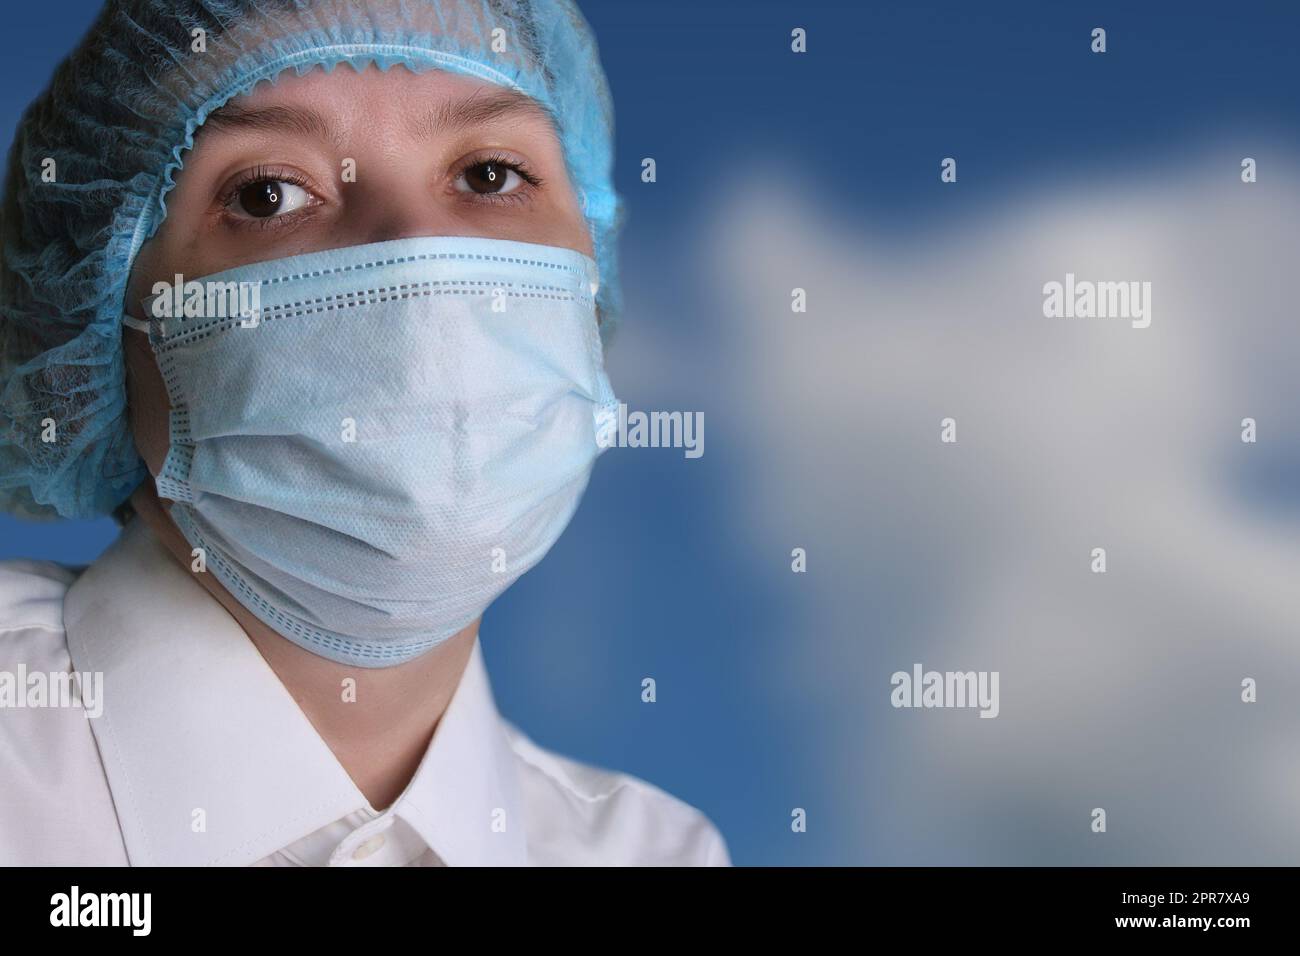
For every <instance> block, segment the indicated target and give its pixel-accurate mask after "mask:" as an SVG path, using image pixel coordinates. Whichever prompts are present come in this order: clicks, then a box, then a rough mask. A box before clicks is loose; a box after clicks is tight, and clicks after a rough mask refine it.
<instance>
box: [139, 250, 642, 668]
mask: <svg viewBox="0 0 1300 956" xmlns="http://www.w3.org/2000/svg"><path fill="white" fill-rule="evenodd" d="M196 281H197V283H198V285H197V286H195V287H191V288H190V289H189V290H188V291H189V292H192V291H193V289H194V288H198V289H202V290H206V293H207V298H206V299H205V300H204V301H202V302H199V300H198V299H196V298H194V297H192V296H190V297H189V299H188V300H189V301H191V302H194V303H196V304H197V307H195V308H191V309H189V310H186V309H181V310H180V312H181V315H180V317H171V316H168V315H167V313H168V312H172V313H175V312H176V311H177V310H176V309H175V308H174V305H175V304H176V303H178V302H181V301H182V299H181V298H179V297H175V298H174V297H171V296H170V294H169V293H168V292H167V291H166V290H161V291H159V290H157V289H156V290H155V291H156V292H158V294H159V297H158V298H157V299H152V300H151V302H150V308H151V315H152V316H153V318H152V319H151V321H150V323H149V325H148V327H149V332H150V342H151V344H152V347H153V350H154V354H155V356H156V357H157V360H158V366H159V368H160V370H161V372H162V377H163V380H164V381H165V382H166V385H167V392H168V395H169V396H170V398H171V404H172V412H171V447H170V449H169V451H168V454H167V459H166V462H165V464H164V466H163V469H162V471H161V473H160V474H159V476H158V478H157V488H158V493H159V495H160V496H161V497H163V498H169V499H171V500H172V501H173V502H174V504H173V506H172V508H171V515H172V518H173V520H174V521H175V522H176V524H177V525H178V526H179V528H180V530H181V532H182V533H183V534H184V535H185V537H186V539H187V540H188V541H189V543H190V544H191V546H192V547H194V548H196V549H202V551H201V554H200V555H199V557H201V559H202V560H203V561H204V562H205V563H206V568H207V572H209V573H212V574H214V575H216V577H217V579H218V580H219V581H220V582H221V583H222V584H223V585H224V586H225V588H226V589H227V590H228V591H229V592H230V593H231V594H232V595H233V596H234V597H235V598H236V599H237V600H238V601H239V602H240V603H241V604H243V605H244V607H246V608H248V610H249V611H251V612H252V613H253V614H254V615H256V616H257V617H258V618H259V619H260V620H262V621H263V622H264V623H265V624H267V625H268V626H269V627H271V628H272V629H273V630H275V631H276V632H278V633H280V634H282V635H284V636H285V637H286V638H288V639H289V640H291V641H293V642H294V643H296V644H298V645H300V646H302V647H304V648H306V649H308V650H310V651H313V652H314V653H316V654H319V655H321V656H323V657H326V658H329V659H330V660H334V661H338V662H341V663H346V664H353V665H358V666H362V667H383V666H389V665H394V664H400V663H402V662H404V661H407V660H410V659H411V658H413V657H415V656H417V655H419V654H421V653H423V652H425V651H427V650H429V649H431V648H433V647H436V646H437V645H438V644H440V643H441V642H443V641H445V640H446V639H447V638H449V637H451V636H452V635H453V634H455V633H457V632H458V631H460V630H461V629H462V628H464V627H465V626H466V625H468V624H469V623H470V622H472V621H473V620H475V619H476V618H477V617H479V615H481V614H482V613H483V611H484V610H485V609H486V608H487V606H488V605H489V604H491V602H492V601H493V600H494V599H495V598H496V597H497V596H498V595H500V594H501V592H502V591H504V590H505V589H506V588H507V587H509V586H510V584H511V583H513V582H514V581H515V579H516V578H518V577H519V575H521V574H522V573H524V572H525V571H527V570H528V569H529V568H531V567H533V566H534V565H535V564H536V563H537V562H538V561H540V560H541V559H542V557H543V556H544V555H545V554H546V552H547V551H548V550H549V549H550V547H551V546H552V545H553V544H554V543H555V541H556V539H557V538H558V537H559V536H560V534H561V532H562V531H563V530H564V528H565V526H566V525H567V524H568V522H569V519H570V518H571V517H572V515H573V512H574V510H575V509H576V508H577V505H578V501H579V499H580V498H581V496H582V493H583V491H584V489H585V488H586V485H587V480H588V477H589V475H590V472H591V467H592V464H593V463H594V461H595V459H596V456H597V455H598V454H599V453H600V451H601V448H602V447H603V446H602V443H601V442H599V441H598V435H599V434H600V433H601V432H602V431H603V430H605V429H607V428H608V427H609V423H610V422H611V420H612V419H613V418H615V417H616V416H617V405H618V403H617V400H616V399H615V398H614V394H613V392H612V390H611V388H610V385H609V381H608V379H607V378H606V375H605V371H604V366H603V360H602V351H601V342H600V335H599V331H598V329H597V324H596V315H595V305H594V294H595V291H596V284H597V274H596V265H595V263H594V262H593V261H592V260H591V259H590V258H589V257H587V256H585V255H583V254H581V253H579V252H575V251H572V250H569V249H560V248H554V247H551V246H542V245H534V244H531V243H524V242H512V241H506V240H499V239H481V238H463V237H429V238H415V239H401V240H396V241H393V242H381V243H375V244H371V245H364V246H352V247H349V248H345V249H331V250H328V251H325V252H315V253H310V254H307V255H302V256H294V257H292V258H288V259H280V260H276V261H273V262H259V263H256V264H254V265H249V266H244V267H240V268H237V269H232V270H230V271H228V272H223V273H220V274H218V275H213V276H208V277H205V278H203V279H199V280H196ZM218 283H220V284H222V285H216V284H218ZM241 283H243V284H245V285H240V284H241ZM231 284H234V285H231ZM214 291H215V293H216V294H215V295H214V294H213V293H214ZM238 291H243V292H245V293H246V294H245V296H244V298H243V300H242V304H243V306H244V308H245V310H246V313H247V314H242V315H241V314H239V310H238V308H236V307H235V305H234V304H235V303H237V302H239V301H240V300H239V297H238ZM222 301H225V302H226V303H227V305H226V306H225V307H223V306H222V304H221V303H222ZM250 303H252V304H253V305H254V308H253V309H250V308H248V306H249V305H250ZM186 311H188V312H189V313H190V314H189V315H188V316H186V315H185V313H186ZM195 312H202V313H204V314H202V315H195V314H193V313H195ZM159 316H163V317H159ZM132 324H136V323H134V321H133V322H132Z"/></svg>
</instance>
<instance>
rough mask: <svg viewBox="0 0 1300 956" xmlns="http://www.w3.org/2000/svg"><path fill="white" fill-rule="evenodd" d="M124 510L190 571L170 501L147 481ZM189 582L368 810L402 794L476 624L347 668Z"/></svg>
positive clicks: (219, 591) (205, 580) (227, 597)
mask: <svg viewBox="0 0 1300 956" xmlns="http://www.w3.org/2000/svg"><path fill="white" fill-rule="evenodd" d="M131 505H132V506H133V507H134V508H135V511H136V514H137V516H138V518H139V520H142V521H144V523H145V524H146V525H147V526H148V527H149V529H150V530H151V531H153V533H154V534H155V535H156V536H157V537H158V539H159V541H161V542H162V544H163V546H164V547H165V548H166V549H167V551H168V553H169V554H171V555H172V556H173V557H174V558H175V559H176V560H177V561H179V562H180V563H181V566H182V567H184V568H185V569H186V570H189V568H190V564H191V561H192V556H191V553H190V551H191V549H190V544H189V542H188V541H186V540H185V536H184V535H182V534H181V532H180V529H179V528H177V527H176V525H175V523H174V522H173V521H172V520H171V517H170V515H169V514H168V513H167V509H168V508H169V507H170V502H166V503H164V502H163V500H162V499H160V498H159V497H158V494H157V492H156V490H155V489H154V487H153V482H152V481H148V480H146V481H145V482H144V484H142V485H141V486H140V488H138V489H137V490H136V492H135V494H134V495H133V496H132V497H131ZM194 577H195V579H196V580H197V581H198V582H199V583H200V584H201V585H203V587H204V588H206V589H207V591H208V593H209V594H211V595H212V596H213V597H214V598H215V599H216V600H217V601H218V602H220V604H221V606H222V607H224V608H225V609H226V611H228V612H229V613H230V615H231V617H233V618H234V619H235V621H236V622H237V623H238V624H239V626H240V628H241V629H242V630H243V631H244V633H245V634H246V635H247V636H248V639H249V640H250V641H252V642H253V645H254V646H255V647H256V648H257V650H258V651H259V652H260V653H261V655H262V657H263V658H264V659H265V660H266V663H267V664H268V665H269V666H270V668H271V670H272V671H274V672H275V675H276V676H277V677H278V678H279V679H280V683H282V684H283V685H284V687H285V689H286V690H288V691H289V693H290V694H292V695H293V698H294V700H295V701H296V702H297V704H298V706H299V707H300V708H301V709H302V712H303V713H304V714H305V715H306V717H307V719H308V720H310V721H311V723H312V726H313V727H315V728H316V732H317V733H319V734H320V735H321V738H322V739H323V740H324V741H325V743H326V744H328V745H329V748H330V750H331V751H333V753H334V756H335V757H336V758H337V759H338V761H339V763H340V764H341V765H342V766H343V768H344V770H346V771H347V773H348V775H349V776H350V777H351V778H352V780H353V782H355V783H356V785H357V787H358V789H360V790H361V792H362V793H363V794H364V795H365V797H366V799H367V800H368V801H369V803H370V806H371V807H372V808H374V809H376V810H381V809H383V808H384V807H387V806H389V805H390V804H391V803H392V802H393V801H394V800H396V799H397V798H398V797H399V796H401V793H402V791H403V790H405V789H406V785H407V784H408V783H409V782H410V780H411V777H412V776H414V774H415V771H416V769H417V768H418V767H419V764H420V759H421V758H422V757H423V756H424V752H425V750H426V749H427V748H428V745H429V741H430V739H431V738H432V736H433V732H434V730H435V729H436V728H437V726H438V721H439V720H440V719H441V718H442V715H443V712H444V711H446V709H447V705H448V704H449V703H450V702H451V698H452V695H453V694H454V693H455V691H456V688H457V687H458V686H459V685H460V678H461V675H462V674H463V673H464V671H465V665H466V664H467V663H468V662H469V657H470V653H471V652H472V651H473V649H474V642H475V641H476V640H477V639H478V625H479V622H478V621H477V620H476V621H474V622H472V623H471V624H470V625H469V626H468V627H466V628H465V629H464V630H462V631H460V632H459V633H457V634H455V635H454V636H452V637H451V638H449V639H448V640H446V641H444V642H443V643H442V644H440V645H438V646H437V647H435V648H434V649H433V650H431V651H428V652H426V653H424V654H422V655H420V656H419V657H417V658H415V659H414V660H411V661H407V662H406V663H404V664H398V665H396V666H393V667H384V668H364V667H353V666H351V665H347V664H338V663H335V662H334V661H331V660H327V659H326V658H324V657H320V656H319V655H317V654H313V653H311V652H310V651H307V650H304V649H303V648H301V647H299V646H298V645H297V644H294V643H293V642H291V641H289V640H286V639H285V638H284V637H281V636H280V635H279V634H277V633H276V632H275V631H273V630H271V628H269V627H267V626H266V625H265V624H263V623H262V622H261V621H260V620H258V619H257V618H256V617H255V616H253V614H251V613H250V612H249V611H248V609H247V608H245V607H244V606H243V605H242V604H240V603H239V602H238V601H236V600H235V598H234V597H233V596H232V595H231V594H230V592H229V591H227V590H226V589H225V588H224V587H223V586H222V585H221V583H220V582H219V581H218V580H217V579H216V578H215V576H213V575H212V574H196V575H195V576H194Z"/></svg>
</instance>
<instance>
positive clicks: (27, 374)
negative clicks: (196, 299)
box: [0, 0, 623, 517]
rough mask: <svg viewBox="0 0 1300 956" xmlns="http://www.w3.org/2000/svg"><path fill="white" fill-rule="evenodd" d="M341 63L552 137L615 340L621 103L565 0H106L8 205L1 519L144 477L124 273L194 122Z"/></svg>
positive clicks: (60, 73)
mask: <svg viewBox="0 0 1300 956" xmlns="http://www.w3.org/2000/svg"><path fill="white" fill-rule="evenodd" d="M341 63H347V64H351V65H352V66H353V67H355V68H357V69H362V68H364V67H366V66H370V65H372V64H373V65H376V66H378V67H379V68H380V69H384V70H387V69H389V68H391V67H392V66H395V65H402V66H405V67H408V68H410V69H412V70H415V71H423V70H428V69H443V70H449V71H453V72H456V73H462V74H467V75H469V76H473V77H477V78H479V79H482V80H486V81H488V82H491V83H496V84H499V85H502V86H506V87H510V88H513V89H517V90H519V91H522V92H523V93H526V94H527V95H529V96H531V97H532V98H533V99H535V100H537V101H538V102H540V103H542V104H543V105H544V106H546V107H547V108H548V109H549V111H550V112H551V114H552V115H553V117H554V118H555V120H556V123H557V125H558V133H559V136H560V142H561V145H562V148H563V152H564V158H565V162H566V164H567V168H568V172H569V177H570V180H571V182H572V183H573V187H574V189H575V191H576V193H577V196H578V199H579V201H580V202H581V204H582V209H583V213H584V215H585V216H586V219H587V223H588V225H589V227H590V229H591V234H592V242H593V245H594V248H595V254H596V261H597V265H598V267H599V271H600V287H599V290H598V293H597V306H598V307H599V309H600V312H601V317H602V329H603V331H605V332H607V331H608V328H609V327H610V324H611V322H612V320H613V319H614V318H615V316H616V315H617V314H618V312H619V310H620V306H621V302H620V295H619V284H618V275H617V262H616V258H615V238H616V236H617V233H618V229H619V227H620V225H621V222H622V218H623V204H622V201H621V199H620V197H619V196H618V195H617V194H616V193H615V192H614V188H613V184H612V182H611V179H610V176H611V166H612V154H613V108H612V106H611V103H610V97H609V90H608V87H607V84H606V81H605V76H604V74H603V72H602V71H601V67H600V61H599V57H598V54H597V50H596V45H595V41H594V39H593V37H592V34H591V30H590V27H589V26H588V25H587V23H586V21H585V20H584V19H583V16H582V14H581V13H580V12H579V11H578V10H577V8H576V7H574V6H573V4H572V3H571V2H569V0H425V2H419V0H252V2H220V0H218V2H201V0H200V2H193V0H140V2H133V0H121V2H114V0H110V2H109V3H108V4H107V6H106V7H105V9H104V10H103V12H102V13H101V14H100V16H99V18H98V19H97V20H96V21H95V23H94V25H93V26H92V27H91V30H90V32H89V33H88V34H87V36H86V37H85V39H84V40H83V41H82V42H81V44H80V45H79V46H78V47H77V49H76V50H75V51H74V52H73V53H72V55H71V56H70V57H69V58H68V59H67V60H65V61H64V62H63V63H62V64H61V65H60V66H59V68H58V70H57V71H56V72H55V75H54V77H53V79H52V81H51V83H50V86H49V88H48V89H47V90H46V91H45V92H44V93H43V94H42V95H41V96H40V98H39V99H37V100H36V102H35V103H33V104H32V105H31V106H30V107H29V108H28V110H27V112H26V113H25V114H24V115H23V118H22V121H21V123H20V125H19V128H18V130H17V133H16V136H15V139H14V144H13V148H12V150H11V152H10V156H9V167H8V171H7V175H6V179H5V184H4V199H3V205H2V206H0V235H2V236H3V246H4V254H3V266H2V267H0V380H2V381H3V391H0V507H3V508H4V509H5V510H8V511H11V512H15V513H20V514H25V515H29V516H51V517H53V516H63V517H93V516H96V515H102V514H106V513H108V512H110V511H112V510H113V508H114V507H116V506H117V505H118V504H120V503H121V502H122V501H124V500H125V499H126V498H127V497H128V496H129V495H130V493H131V492H132V490H133V489H134V488H135V487H136V486H137V485H138V484H139V483H140V482H141V481H142V480H143V479H144V478H145V476H146V474H147V471H146V469H145V466H144V463H143V462H142V461H141V460H140V458H139V455H138V453H137V452H136V449H135V443H134V441H133V440H132V437H131V432H130V428H129V425H128V422H127V415H126V388H125V380H124V364H123V358H122V332H121V316H122V311H123V300H124V294H125V291H126V285H127V280H128V277H129V275H130V272H131V264H132V262H133V261H134V260H135V256H136V253H137V252H138V251H139V249H140V247H141V245H142V244H143V243H144V242H145V241H146V240H147V239H148V238H149V237H150V236H152V235H153V234H154V232H155V231H156V230H157V228H158V226H159V224H160V223H161V222H162V220H163V218H164V216H165V215H166V211H167V209H166V195H167V192H168V190H170V189H171V188H172V186H173V177H174V176H175V174H176V172H177V170H179V169H180V168H181V166H182V164H183V161H184V154H185V151H186V150H187V149H189V148H191V147H192V146H193V143H194V134H195V130H196V129H197V128H198V127H199V126H200V125H201V124H202V123H203V121H204V119H206V117H207V116H208V115H209V114H210V113H211V112H213V111H214V110H216V109H218V108H219V107H221V105H222V104H224V103H225V102H226V101H227V100H229V99H231V98H232V97H234V96H237V95H239V94H242V93H247V92H248V91H249V90H251V89H252V87H253V86H254V85H255V84H256V83H257V82H259V81H261V80H267V79H274V78H275V77H277V76H279V75H281V74H282V73H285V71H288V70H293V71H294V72H295V73H297V74H302V73H306V72H308V71H309V70H311V69H314V68H316V67H321V66H323V67H324V68H326V69H333V68H334V67H335V66H337V65H338V64H341Z"/></svg>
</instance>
